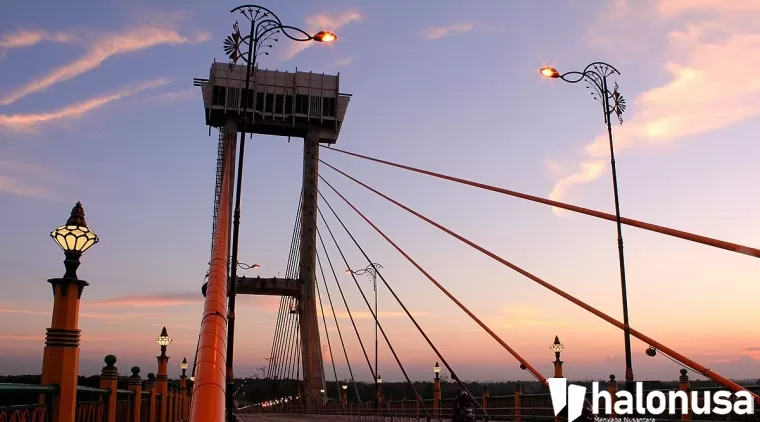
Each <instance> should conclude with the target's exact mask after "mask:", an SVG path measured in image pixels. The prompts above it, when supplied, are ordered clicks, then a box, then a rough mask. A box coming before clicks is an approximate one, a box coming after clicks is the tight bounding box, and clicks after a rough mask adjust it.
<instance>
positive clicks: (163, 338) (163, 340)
mask: <svg viewBox="0 0 760 422" xmlns="http://www.w3.org/2000/svg"><path fill="white" fill-rule="evenodd" d="M171 342H172V338H171V337H169V334H168V333H167V332H166V327H164V328H162V329H161V335H159V336H158V337H156V343H158V345H159V346H161V347H166V346H168V345H169V343H171Z"/></svg>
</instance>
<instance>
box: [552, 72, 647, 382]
mask: <svg viewBox="0 0 760 422" xmlns="http://www.w3.org/2000/svg"><path fill="white" fill-rule="evenodd" d="M540 73H541V75H542V76H544V77H547V78H553V79H562V80H563V81H565V82H569V83H572V84H574V83H578V82H584V83H587V84H588V88H592V89H593V91H592V95H593V98H594V99H596V100H599V102H600V103H602V111H603V112H604V123H606V124H607V136H608V138H609V142H610V163H611V164H612V189H613V191H614V195H615V223H616V225H617V244H618V263H619V265H620V288H621V290H622V299H623V335H624V338H625V389H626V390H628V391H632V390H633V388H634V382H633V364H632V359H631V328H630V324H629V320H628V291H627V286H626V280H625V257H624V254H623V230H622V224H621V222H620V199H619V195H618V185H617V169H616V167H615V148H614V143H613V141H612V113H616V114H617V116H618V120H619V121H620V123H621V124H622V123H623V118H622V115H623V112H625V109H626V104H625V99H624V98H623V96H622V95H620V93H619V92H618V86H617V83H616V84H615V88H614V90H613V92H610V90H609V87H608V85H607V77H608V76H610V75H613V74H616V75H620V72H619V71H618V70H617V69H615V67H614V66H612V65H610V64H608V63H604V62H594V63H591V64H589V65H588V66H586V68H585V69H583V71H581V72H578V71H570V72H565V73H562V74H560V73H559V72H558V71H557V69H555V68H553V67H544V68H542V69H541V70H540ZM610 100H613V101H614V103H612V104H611V103H610Z"/></svg>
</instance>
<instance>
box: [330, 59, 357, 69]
mask: <svg viewBox="0 0 760 422" xmlns="http://www.w3.org/2000/svg"><path fill="white" fill-rule="evenodd" d="M352 61H354V58H353V57H350V56H349V57H344V58H342V59H340V60H337V61H336V62H335V63H333V67H344V66H348V65H349V64H351V62H352Z"/></svg>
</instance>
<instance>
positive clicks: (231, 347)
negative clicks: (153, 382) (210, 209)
mask: <svg viewBox="0 0 760 422" xmlns="http://www.w3.org/2000/svg"><path fill="white" fill-rule="evenodd" d="M255 26H256V25H255V24H254V23H253V22H251V29H250V39H251V40H254V29H255ZM255 47H256V43H255V42H253V41H252V42H251V43H249V44H248V57H249V58H251V59H250V60H248V61H247V62H246V69H245V90H243V94H242V95H241V96H240V97H241V98H240V99H241V102H242V105H243V107H242V108H243V117H242V119H241V120H242V121H241V130H240V147H239V152H238V165H237V182H236V183H235V210H234V214H233V217H232V256H231V258H230V277H229V279H228V280H227V282H228V289H229V305H228V308H229V311H228V316H227V390H226V394H227V395H226V397H225V399H226V405H225V407H226V409H227V420H228V421H229V422H236V420H235V398H234V396H235V394H234V392H235V391H234V390H235V372H234V368H233V363H234V361H235V299H236V297H237V268H238V246H239V244H240V201H241V195H242V191H243V163H244V158H245V135H246V128H245V124H246V121H247V119H248V113H247V106H248V98H247V96H248V91H249V89H250V84H251V68H252V67H254V66H255V65H256V49H255Z"/></svg>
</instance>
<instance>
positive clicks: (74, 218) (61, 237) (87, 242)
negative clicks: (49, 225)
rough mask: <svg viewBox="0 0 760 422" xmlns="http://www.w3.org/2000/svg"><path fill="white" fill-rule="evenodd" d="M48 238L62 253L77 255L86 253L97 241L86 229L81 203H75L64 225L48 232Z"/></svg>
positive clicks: (93, 234) (94, 235)
mask: <svg viewBox="0 0 760 422" xmlns="http://www.w3.org/2000/svg"><path fill="white" fill-rule="evenodd" d="M50 237H52V238H53V240H55V243H57V244H58V246H60V247H61V249H63V251H64V252H78V253H82V252H84V251H86V250H87V249H89V248H90V246H92V245H94V244H96V243H98V240H99V239H98V236H97V235H96V234H95V233H93V232H92V231H91V230H90V229H89V228H88V227H87V222H85V219H84V209H82V203H81V202H77V203H76V205H75V206H74V209H72V210H71V216H70V217H69V220H68V221H67V222H66V224H65V225H63V226H60V227H58V228H57V229H55V230H53V231H52V232H50Z"/></svg>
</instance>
